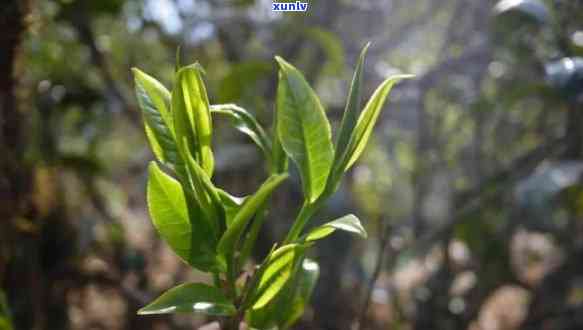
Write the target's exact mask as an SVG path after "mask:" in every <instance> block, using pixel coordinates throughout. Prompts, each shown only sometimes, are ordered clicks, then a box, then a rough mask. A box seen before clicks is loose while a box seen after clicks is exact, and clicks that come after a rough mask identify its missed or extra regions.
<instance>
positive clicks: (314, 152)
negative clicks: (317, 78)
mask: <svg viewBox="0 0 583 330" xmlns="http://www.w3.org/2000/svg"><path fill="white" fill-rule="evenodd" d="M276 60H277V62H278V63H279V66H280V71H279V86H278V90H277V112H278V114H277V116H278V117H277V119H278V122H277V134H278V136H279V138H280V140H281V144H282V146H283V149H284V150H285V152H286V153H287V155H288V156H289V157H290V158H291V159H292V160H293V161H294V162H296V164H297V165H298V168H299V170H300V174H301V177H302V186H303V189H304V194H305V196H306V198H307V199H308V200H309V201H310V202H313V201H315V200H316V199H317V198H318V197H319V196H320V195H321V194H322V192H323V190H324V188H325V184H326V180H327V178H328V174H329V173H330V167H331V165H332V160H333V157H334V150H333V146H332V137H331V131H330V123H329V122H328V119H327V118H326V113H325V112H324V108H323V107H322V105H321V104H320V100H319V99H318V96H317V95H316V94H315V92H314V91H313V90H312V88H311V87H310V85H309V84H308V82H307V81H306V80H305V78H304V76H303V75H302V74H301V73H300V72H299V71H298V70H297V69H296V68H294V67H293V66H292V65H291V64H289V63H287V62H286V61H285V60H284V59H282V58H280V57H276Z"/></svg>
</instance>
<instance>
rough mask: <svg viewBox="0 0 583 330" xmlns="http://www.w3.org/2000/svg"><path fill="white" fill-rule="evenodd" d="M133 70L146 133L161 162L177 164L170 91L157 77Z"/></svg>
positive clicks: (171, 164)
mask: <svg viewBox="0 0 583 330" xmlns="http://www.w3.org/2000/svg"><path fill="white" fill-rule="evenodd" d="M132 72H133V73H134V79H135V85H136V86H135V88H136V95H137V99H138V104H139V106H140V109H141V111H142V115H143V117H144V122H145V123H144V126H145V130H146V135H147V137H148V141H149V142H150V146H151V147H152V151H153V153H154V155H155V156H156V158H157V159H158V160H159V161H160V162H162V163H165V164H168V165H170V166H175V165H176V163H177V162H179V161H180V159H179V157H178V150H177V148H176V142H175V140H174V133H173V132H172V127H173V122H172V113H171V111H170V102H171V101H170V92H169V91H168V90H167V89H166V88H165V87H164V86H163V85H162V84H160V83H159V82H158V81H157V80H156V79H154V78H153V77H151V76H149V75H147V74H146V73H144V72H142V71H140V70H139V69H136V68H134V69H132Z"/></svg>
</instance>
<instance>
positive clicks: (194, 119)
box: [172, 64, 214, 177]
mask: <svg viewBox="0 0 583 330" xmlns="http://www.w3.org/2000/svg"><path fill="white" fill-rule="evenodd" d="M201 75H202V68H201V67H200V65H198V64H193V65H189V66H186V67H183V68H181V69H180V70H178V72H177V73H176V78H175V86H174V89H173V91H172V111H173V114H174V129H175V132H176V141H177V144H178V147H179V149H182V143H183V141H184V139H186V141H187V142H188V144H189V146H190V147H191V148H192V153H193V155H194V158H195V160H196V161H197V162H198V163H199V164H200V166H201V167H202V168H203V169H204V170H205V172H207V174H208V175H209V177H212V174H213V168H214V158H213V153H212V149H211V148H212V146H211V143H212V120H211V112H210V105H209V101H208V96H207V92H206V88H205V85H204V82H203V81H202V77H201Z"/></svg>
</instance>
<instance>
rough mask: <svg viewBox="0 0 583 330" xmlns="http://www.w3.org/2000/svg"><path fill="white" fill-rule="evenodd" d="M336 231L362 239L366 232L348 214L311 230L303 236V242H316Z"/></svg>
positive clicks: (354, 217) (355, 219)
mask: <svg viewBox="0 0 583 330" xmlns="http://www.w3.org/2000/svg"><path fill="white" fill-rule="evenodd" d="M336 230H342V231H345V232H348V233H351V234H355V235H358V236H360V237H362V238H366V237H367V234H366V230H365V229H364V227H363V226H362V224H361V223H360V220H358V218H357V217H356V216H354V215H352V214H349V215H345V216H343V217H341V218H339V219H336V220H334V221H331V222H328V223H326V224H323V225H321V226H318V227H316V228H314V229H312V230H311V231H310V232H309V233H308V234H306V235H305V237H304V239H303V241H306V242H312V241H316V240H319V239H322V238H324V237H326V236H328V235H330V234H332V233H333V232H335V231H336Z"/></svg>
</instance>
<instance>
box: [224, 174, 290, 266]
mask: <svg viewBox="0 0 583 330" xmlns="http://www.w3.org/2000/svg"><path fill="white" fill-rule="evenodd" d="M287 177H288V175H287V174H276V175H272V176H271V177H269V179H267V181H265V182H264V183H263V185H261V187H259V190H257V192H256V193H255V194H253V195H252V196H250V197H248V198H247V199H246V200H245V202H244V203H243V206H242V207H241V209H240V210H239V212H237V215H235V218H234V219H233V220H232V223H231V226H230V227H229V228H228V229H227V231H226V232H225V234H224V235H223V237H221V240H220V241H219V245H218V248H217V251H218V252H219V254H221V255H227V254H228V253H231V252H233V251H234V250H235V246H236V244H237V242H239V239H240V237H241V235H242V234H243V231H244V230H245V227H247V224H248V223H249V221H250V220H251V218H252V217H253V215H255V213H256V212H257V210H258V209H259V208H260V207H261V205H262V204H263V202H265V200H266V199H267V198H268V197H269V196H270V195H271V193H272V192H273V191H274V190H275V188H277V187H278V186H279V185H280V184H281V183H282V182H283V180H285V179H287Z"/></svg>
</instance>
